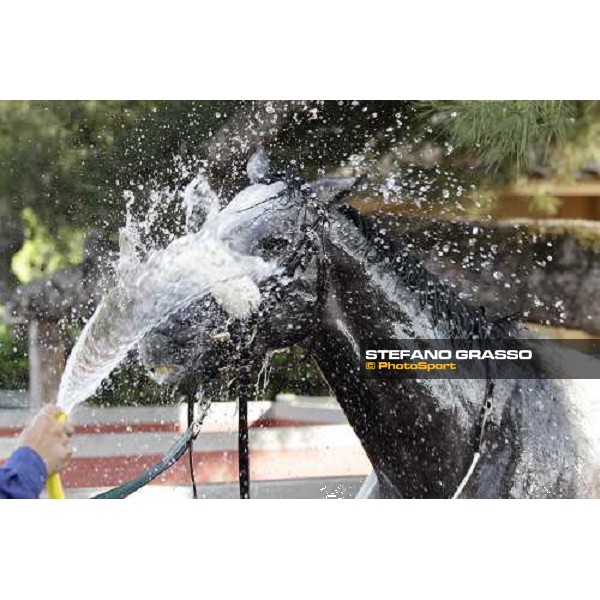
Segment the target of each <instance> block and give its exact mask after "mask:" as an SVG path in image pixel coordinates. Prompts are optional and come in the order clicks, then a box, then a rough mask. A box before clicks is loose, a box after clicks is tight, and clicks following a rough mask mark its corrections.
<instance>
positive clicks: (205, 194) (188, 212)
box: [183, 171, 221, 233]
mask: <svg viewBox="0 0 600 600" xmlns="http://www.w3.org/2000/svg"><path fill="white" fill-rule="evenodd" d="M183 207H184V209H185V227H186V230H187V231H188V232H190V233H191V232H195V231H198V230H199V229H200V228H201V227H202V225H204V222H205V221H206V219H207V218H208V217H210V216H211V215H213V214H216V213H218V212H219V210H220V208H221V203H220V201H219V197H218V196H217V194H216V193H215V192H214V191H213V190H212V188H211V187H210V184H209V182H208V179H207V177H206V175H205V174H204V172H203V171H200V173H198V175H197V176H196V177H195V178H194V179H193V180H192V181H191V183H190V184H189V185H188V186H187V187H186V188H185V191H184V192H183Z"/></svg>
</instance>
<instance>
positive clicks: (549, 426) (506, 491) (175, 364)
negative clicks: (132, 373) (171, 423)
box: [140, 160, 600, 498]
mask: <svg viewBox="0 0 600 600" xmlns="http://www.w3.org/2000/svg"><path fill="white" fill-rule="evenodd" d="M257 164H258V165H259V167H260V166H261V161H256V160H255V162H254V169H253V170H249V173H250V172H251V173H252V174H251V179H252V180H253V183H252V185H251V186H250V187H248V188H246V189H245V190H244V191H243V192H242V193H241V194H240V195H239V196H238V197H236V198H235V199H234V200H233V201H232V202H231V203H230V204H229V205H228V206H227V207H226V208H225V209H223V210H222V211H221V212H219V211H218V209H217V208H216V206H215V196H214V194H213V193H212V192H210V191H208V190H207V187H206V185H205V184H203V185H196V188H195V190H194V189H193V190H192V192H193V193H195V206H194V211H193V213H194V226H195V227H196V228H201V227H208V226H210V227H212V228H213V229H214V231H218V235H219V239H220V241H222V242H223V243H224V244H225V245H226V246H227V247H228V248H230V250H231V252H232V253H234V254H235V253H237V254H244V255H247V256H256V257H260V258H261V259H263V260H264V261H266V262H268V263H269V264H272V265H274V266H275V268H276V272H275V273H274V274H273V275H272V276H271V277H269V278H267V279H265V280H262V281H260V282H257V287H259V288H260V292H261V295H260V297H261V298H262V301H261V302H260V305H258V306H256V307H255V308H253V309H252V310H251V311H250V312H249V313H246V314H244V315H243V316H240V315H236V314H232V312H231V311H228V310H227V309H226V303H224V302H222V301H220V300H219V299H218V298H215V297H212V298H209V299H206V298H205V299H203V300H202V301H201V302H198V303H197V304H195V305H192V306H190V307H188V308H186V309H184V310H182V311H180V312H179V313H177V314H174V315H172V316H171V317H170V318H169V319H168V320H167V321H166V322H165V323H164V324H163V325H161V326H160V327H159V328H157V329H156V330H155V331H153V332H152V333H151V334H149V335H147V336H146V338H145V339H144V340H143V342H142V344H141V345H140V355H141V357H142V360H143V362H144V364H145V365H146V366H147V368H148V369H150V371H153V370H154V371H155V372H160V373H161V374H162V375H163V376H164V375H165V374H168V376H167V377H166V381H167V382H170V383H175V382H181V381H182V380H184V379H185V378H194V379H197V380H200V381H202V382H208V381H211V380H215V379H216V378H217V377H218V376H219V371H220V370H222V369H223V368H227V367H229V368H231V369H232V370H233V371H235V370H236V368H238V367H243V366H247V365H248V364H256V363H257V361H262V359H263V357H264V356H265V355H266V354H267V353H268V352H269V351H273V350H275V349H281V348H287V347H291V346H293V345H301V346H303V347H304V348H306V349H307V350H308V351H309V352H310V353H311V354H312V356H313V357H314V358H315V360H316V363H317V365H318V366H319V368H320V369H321V371H322V373H323V375H324V377H325V379H326V381H327V382H328V383H329V385H330V386H331V388H332V390H333V392H334V393H335V396H336V398H337V400H338V401H339V403H340V405H341V407H342V409H343V410H344V412H345V414H346V416H347V418H348V420H349V422H350V424H351V426H352V428H353V429H354V431H355V432H356V434H357V436H358V438H359V439H360V441H361V443H362V446H363V448H364V450H365V452H366V453H367V455H368V457H369V459H370V461H371V463H372V465H373V473H372V474H371V476H370V477H369V478H368V480H367V482H366V483H365V486H363V490H362V491H361V493H360V494H359V495H360V496H363V497H406V498H450V497H454V496H459V495H460V496H461V497H472V498H508V497H517V498H522V497H532V498H540V497H552V498H566V497H592V496H595V495H597V494H598V493H599V491H600V487H598V462H599V460H600V451H599V449H600V410H599V409H598V405H599V403H598V402H597V398H596V397H595V394H594V387H593V386H594V382H590V381H571V380H535V379H519V380H498V381H496V382H495V387H494V389H493V394H490V393H489V381H485V380H457V379H454V380H433V381H432V380H429V381H424V380H393V381H389V380H388V381H381V380H376V379H367V378H363V377H361V375H360V365H361V356H360V351H359V346H360V341H361V339H366V338H371V339H392V340H398V341H399V342H400V343H401V340H406V339H415V338H419V339H436V338H460V337H463V338H464V337H469V336H473V335H474V334H475V335H477V334H478V335H480V336H481V335H483V334H484V333H485V335H487V336H489V337H490V338H493V337H495V336H500V335H505V332H504V331H502V328H501V326H500V325H499V324H497V323H494V322H493V321H491V320H489V319H487V318H486V317H485V316H484V315H483V314H482V312H481V311H480V310H476V309H474V308H471V307H469V306H468V305H467V304H465V303H464V302H463V301H462V300H461V299H460V298H458V296H457V295H456V294H455V293H454V292H453V291H452V290H450V289H449V288H448V287H446V286H445V285H444V284H442V283H441V282H440V281H438V280H436V279H435V278H434V277H433V276H432V275H431V274H430V273H428V272H427V271H426V270H425V269H424V268H423V267H422V266H421V265H420V263H419V261H418V260H417V258H416V257H414V256H413V255H412V254H411V253H410V251H409V250H408V249H407V248H406V247H403V246H402V244H399V243H396V244H394V243H392V242H390V241H389V240H386V239H385V236H384V235H382V233H381V232H378V231H376V230H375V229H373V228H371V227H369V226H368V225H367V224H365V222H364V220H363V219H362V218H361V217H360V216H359V215H358V214H357V213H356V212H355V211H353V210H352V209H351V208H350V207H349V206H347V205H346V204H345V203H344V198H346V197H347V194H348V192H349V190H351V189H353V187H355V186H356V182H354V180H352V179H336V178H332V179H322V180H319V181H316V182H313V183H305V184H300V183H297V182H295V183H292V184H288V183H282V182H275V183H269V180H268V176H267V174H266V172H263V171H261V170H260V169H259V172H258V173H257V172H256V171H257V169H256V165H257ZM198 268H199V269H201V268H202V265H201V264H200V265H198ZM512 335H514V336H517V337H518V335H519V331H518V328H517V327H516V326H515V329H514V331H513V333H512ZM232 365H233V367H232ZM482 410H483V412H482ZM482 414H485V417H486V418H485V422H484V423H483V426H482ZM474 440H475V442H476V443H475V444H474ZM478 440H479V441H480V443H477V441H478Z"/></svg>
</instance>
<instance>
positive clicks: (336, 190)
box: [308, 177, 358, 205]
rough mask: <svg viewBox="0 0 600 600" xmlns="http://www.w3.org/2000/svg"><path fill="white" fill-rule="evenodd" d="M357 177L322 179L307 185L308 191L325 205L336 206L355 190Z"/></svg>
mask: <svg viewBox="0 0 600 600" xmlns="http://www.w3.org/2000/svg"><path fill="white" fill-rule="evenodd" d="M357 181H358V178H357V177H324V178H323V179H317V181H313V182H312V183H309V184H308V190H309V192H310V193H312V194H314V195H315V196H316V197H317V198H318V199H319V200H320V201H321V202H323V203H325V204H328V205H330V204H337V203H339V202H341V201H342V200H344V198H346V197H347V196H348V195H349V194H350V193H351V192H352V191H353V190H354V189H356V183H357Z"/></svg>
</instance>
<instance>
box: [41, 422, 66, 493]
mask: <svg viewBox="0 0 600 600" xmlns="http://www.w3.org/2000/svg"><path fill="white" fill-rule="evenodd" d="M56 420H57V421H59V422H61V423H63V422H64V421H66V420H67V415H66V414H65V413H59V414H58V415H56ZM46 490H47V491H48V498H50V499H52V500H64V499H65V498H66V496H65V490H64V489H63V486H62V481H61V480H60V475H59V474H58V473H52V475H50V476H49V477H48V481H47V482H46Z"/></svg>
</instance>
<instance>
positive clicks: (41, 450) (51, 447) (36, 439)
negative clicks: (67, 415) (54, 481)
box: [18, 404, 73, 475]
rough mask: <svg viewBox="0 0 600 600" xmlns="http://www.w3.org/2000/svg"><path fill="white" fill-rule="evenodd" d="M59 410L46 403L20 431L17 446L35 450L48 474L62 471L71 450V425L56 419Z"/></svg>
mask: <svg viewBox="0 0 600 600" xmlns="http://www.w3.org/2000/svg"><path fill="white" fill-rule="evenodd" d="M59 414H60V410H59V409H58V408H57V407H56V406H55V405H54V404H47V405H46V406H44V408H43V409H42V410H41V411H40V412H39V413H38V414H37V415H36V417H35V418H34V419H33V421H32V422H31V423H30V424H29V425H28V426H27V427H26V428H25V429H24V430H23V431H22V432H21V435H20V436H19V441H18V444H19V446H28V447H29V448H31V449H32V450H35V451H36V452H37V453H38V454H39V455H40V457H41V459H42V460H43V461H44V463H46V469H47V471H48V475H52V474H53V473H58V472H59V471H62V470H63V469H64V468H65V467H66V466H67V465H68V464H69V462H70V460H71V456H72V453H73V450H72V448H71V441H70V439H69V438H70V437H71V435H73V425H72V424H71V423H69V422H68V421H63V422H62V423H61V422H59V421H58V420H57V416H58V415H59Z"/></svg>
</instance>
